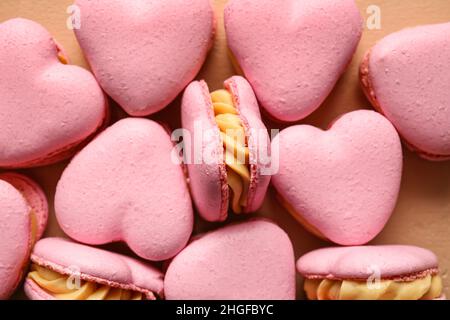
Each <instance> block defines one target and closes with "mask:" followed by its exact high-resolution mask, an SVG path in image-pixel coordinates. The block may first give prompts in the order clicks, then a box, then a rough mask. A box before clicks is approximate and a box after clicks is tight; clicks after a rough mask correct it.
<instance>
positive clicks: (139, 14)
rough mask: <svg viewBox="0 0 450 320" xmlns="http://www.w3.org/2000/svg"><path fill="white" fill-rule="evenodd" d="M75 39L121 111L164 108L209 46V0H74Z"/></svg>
mask: <svg viewBox="0 0 450 320" xmlns="http://www.w3.org/2000/svg"><path fill="white" fill-rule="evenodd" d="M75 4H76V5H77V6H78V7H79V9H80V18H81V27H80V28H79V29H75V30H74V31H75V35H76V36H77V39H78V42H79V43H80V46H81V48H82V49H83V52H84V54H85V55H86V58H87V60H88V61H89V63H90V66H91V68H92V70H93V72H94V74H95V76H96V78H97V79H98V81H99V83H100V84H101V86H102V87H103V89H104V90H105V91H106V92H107V93H108V95H110V96H111V97H112V98H113V99H114V100H115V101H116V102H118V103H119V104H120V105H121V106H122V107H123V108H124V109H125V111H126V112H127V113H129V114H130V115H133V116H144V115H149V114H152V113H155V112H157V111H159V110H161V109H163V108H164V107H166V106H167V105H168V104H169V103H170V102H171V101H172V100H173V99H175V97H176V96H177V95H178V94H179V93H180V92H181V91H182V90H183V89H184V88H185V87H186V86H187V85H188V83H189V82H190V81H192V80H193V79H194V78H195V76H196V75H197V73H198V72H199V70H200V68H201V66H202V65H203V62H204V61H205V59H206V55H207V53H208V50H209V48H210V47H211V45H212V39H213V35H214V28H215V19H214V12H213V9H212V6H211V4H210V1H209V0H189V1H185V0H164V1H160V0H147V1H129V0H109V1H104V0H76V1H75Z"/></svg>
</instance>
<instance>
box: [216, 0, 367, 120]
mask: <svg viewBox="0 0 450 320" xmlns="http://www.w3.org/2000/svg"><path fill="white" fill-rule="evenodd" d="M362 25H363V20H362V18H361V15H360V13H359V9H358V7H357V6H356V4H355V2H354V1H353V0H340V1H335V0H303V1H297V0H285V1H279V0H230V1H229V2H228V3H227V6H226V8H225V29H226V34H227V42H228V46H229V48H230V50H231V52H232V54H233V56H234V59H235V60H236V62H237V63H238V64H239V67H240V68H241V69H242V70H243V72H244V74H245V77H246V78H247V79H248V81H249V82H250V83H251V85H252V87H253V89H254V90H255V93H256V96H257V97H258V101H259V102H260V103H261V106H262V107H263V108H264V109H265V110H266V111H267V112H268V114H269V115H270V116H271V117H273V118H275V119H277V120H280V121H283V122H292V121H297V120H300V119H303V118H305V117H306V116H308V115H309V114H311V113H312V112H313V111H314V110H316V109H317V108H318V107H319V106H320V105H321V104H322V102H323V101H324V100H325V98H326V97H327V96H328V95H329V93H330V92H331V90H332V89H333V87H334V86H335V84H336V82H337V80H338V78H339V77H340V76H341V74H342V73H343V72H344V70H345V68H346V67H347V65H348V64H349V63H350V60H351V58H352V56H353V53H354V52H355V50H356V47H357V45H358V43H359V40H360V37H361V34H362Z"/></svg>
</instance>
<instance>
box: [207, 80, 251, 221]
mask: <svg viewBox="0 0 450 320" xmlns="http://www.w3.org/2000/svg"><path fill="white" fill-rule="evenodd" d="M211 100H212V103H213V108H214V115H215V119H216V122H217V125H218V127H219V129H220V136H221V138H222V142H223V145H224V149H225V152H224V157H225V164H226V165H227V183H228V186H229V187H230V189H231V191H232V196H231V197H230V205H231V208H232V210H233V212H235V213H241V212H242V210H243V208H244V207H245V206H246V205H247V194H248V189H249V185H250V170H249V166H248V163H249V150H248V147H247V142H246V136H245V130H244V127H243V125H242V121H241V119H240V117H239V115H238V111H237V109H236V107H235V105H234V101H233V97H232V95H231V93H230V92H228V91H227V90H224V89H222V90H217V91H214V92H212V93H211Z"/></svg>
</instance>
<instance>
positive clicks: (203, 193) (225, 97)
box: [181, 76, 271, 221]
mask: <svg viewBox="0 0 450 320" xmlns="http://www.w3.org/2000/svg"><path fill="white" fill-rule="evenodd" d="M181 113H182V114H181V117H182V126H183V129H184V131H185V136H184V140H183V142H184V147H185V161H187V169H188V173H189V183H190V189H191V192H192V197H193V199H194V202H195V204H196V207H197V209H198V211H199V213H200V215H201V216H202V217H203V218H204V219H206V220H208V221H224V220H225V219H226V218H227V216H228V211H229V209H231V210H232V211H233V212H234V213H238V214H239V213H249V212H253V211H255V210H257V209H258V208H259V207H260V206H261V204H262V201H263V200H264V196H265V194H266V191H267V187H268V185H269V182H270V175H271V171H270V169H271V168H270V166H271V162H270V139H269V135H268V132H267V129H266V127H265V125H264V124H263V122H262V120H261V115H260V112H259V107H258V103H257V101H256V98H255V95H254V93H253V90H252V88H251V86H250V84H249V83H248V82H247V81H246V80H245V79H244V78H242V77H239V76H235V77H231V78H230V79H228V80H226V81H225V83H224V89H220V90H217V91H213V92H210V90H209V88H208V85H207V84H206V83H205V82H204V81H195V82H193V83H191V84H190V85H189V86H188V87H187V89H186V91H185V93H184V95H183V100H182V110H181Z"/></svg>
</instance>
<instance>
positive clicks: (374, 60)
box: [360, 23, 450, 160]
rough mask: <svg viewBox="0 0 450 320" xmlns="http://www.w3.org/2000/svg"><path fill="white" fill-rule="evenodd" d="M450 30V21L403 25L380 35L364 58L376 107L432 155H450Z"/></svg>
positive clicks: (417, 146) (368, 92)
mask: <svg viewBox="0 0 450 320" xmlns="http://www.w3.org/2000/svg"><path fill="white" fill-rule="evenodd" d="M449 32H450V23H444V24H436V25H425V26H419V27H415V28H409V29H404V30H401V31H399V32H396V33H393V34H390V35H388V36H387V37H385V38H383V39H382V40H380V41H379V42H378V43H377V44H376V45H375V46H374V47H373V48H372V49H371V50H369V51H368V52H367V54H366V56H365V58H364V61H363V63H362V64H361V71H360V73H361V81H362V86H363V88H364V91H365V92H366V95H367V96H368V98H369V99H370V100H371V101H372V103H373V105H374V106H375V108H377V109H378V110H379V111H380V112H382V113H383V114H384V115H385V116H386V117H387V118H388V119H389V120H390V121H391V122H392V123H393V124H394V126H395V127H396V128H397V130H398V131H399V133H400V135H401V136H402V137H403V138H404V140H405V141H406V142H407V144H408V145H409V147H410V148H411V149H412V150H415V151H417V152H418V153H419V154H420V155H421V156H422V157H424V158H427V159H429V160H448V159H450V66H449V63H448V61H449V60H450V39H449V37H448V34H449ZM412 66H414V67H412Z"/></svg>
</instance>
